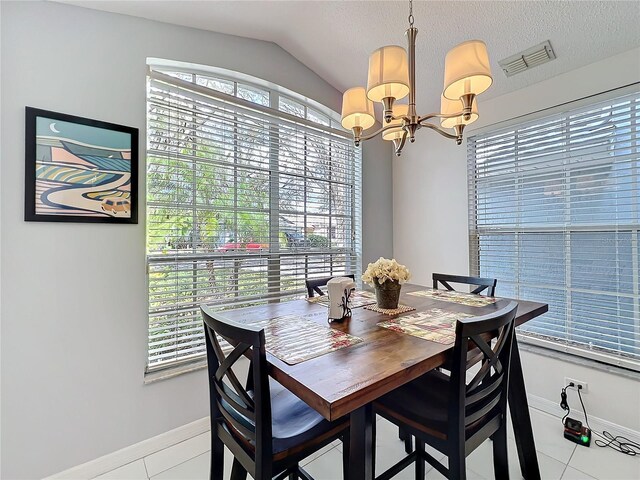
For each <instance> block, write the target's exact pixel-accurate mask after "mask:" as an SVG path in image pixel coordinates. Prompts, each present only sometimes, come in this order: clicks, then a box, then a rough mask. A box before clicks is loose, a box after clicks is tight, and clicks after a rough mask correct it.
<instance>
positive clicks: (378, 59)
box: [367, 45, 409, 102]
mask: <svg viewBox="0 0 640 480" xmlns="http://www.w3.org/2000/svg"><path fill="white" fill-rule="evenodd" d="M408 94H409V62H408V60H407V52H406V50H405V49H404V48H402V47H400V46H398V45H387V46H386V47H382V48H379V49H377V50H376V51H374V52H373V53H372V54H371V56H370V57H369V78H368V81H367V96H368V97H369V99H370V100H373V101H374V102H382V101H383V99H384V98H393V99H394V100H400V99H401V98H404V97H406V96H407V95H408Z"/></svg>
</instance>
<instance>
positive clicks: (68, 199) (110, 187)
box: [24, 107, 138, 224]
mask: <svg viewBox="0 0 640 480" xmlns="http://www.w3.org/2000/svg"><path fill="white" fill-rule="evenodd" d="M25 113H26V114H25V118H26V128H25V133H26V134H25V140H26V145H25V213H24V219H25V221H27V222H80V223H126V224H137V223H138V129H137V128H133V127H127V126H124V125H117V124H115V123H108V122H102V121H99V120H92V119H89V118H84V117H77V116H74V115H68V114H64V113H58V112H52V111H48V110H42V109H39V108H33V107H26V110H25Z"/></svg>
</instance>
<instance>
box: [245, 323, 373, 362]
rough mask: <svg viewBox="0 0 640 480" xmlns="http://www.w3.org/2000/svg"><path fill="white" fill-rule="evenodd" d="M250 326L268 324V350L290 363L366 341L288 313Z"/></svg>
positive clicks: (266, 336)
mask: <svg viewBox="0 0 640 480" xmlns="http://www.w3.org/2000/svg"><path fill="white" fill-rule="evenodd" d="M250 325H255V326H258V327H264V336H265V342H266V348H267V351H268V352H269V353H270V354H272V355H273V356H275V357H278V358H279V359H280V360H282V361H283V362H285V363H286V364H288V365H295V364H297V363H300V362H304V361H305V360H309V359H312V358H315V357H319V356H320V355H324V354H325V353H330V352H335V351H336V350H340V349H341V348H346V347H350V346H352V345H356V344H358V343H361V342H363V341H364V340H363V339H362V338H360V337H355V336H353V335H349V334H348V333H345V332H342V331H340V330H336V329H335V328H331V327H328V326H327V327H325V326H323V325H320V324H318V323H316V322H314V321H312V320H308V319H306V318H304V317H300V316H298V315H284V316H282V317H276V318H272V319H269V320H263V321H260V322H252V323H250Z"/></svg>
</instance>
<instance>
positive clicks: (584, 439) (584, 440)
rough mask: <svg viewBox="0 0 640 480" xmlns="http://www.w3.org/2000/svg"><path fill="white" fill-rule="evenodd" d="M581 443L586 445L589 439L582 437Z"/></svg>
mask: <svg viewBox="0 0 640 480" xmlns="http://www.w3.org/2000/svg"><path fill="white" fill-rule="evenodd" d="M582 441H583V442H584V443H587V442H588V441H589V437H585V436H584V435H583V436H582Z"/></svg>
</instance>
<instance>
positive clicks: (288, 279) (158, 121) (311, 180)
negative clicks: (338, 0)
mask: <svg viewBox="0 0 640 480" xmlns="http://www.w3.org/2000/svg"><path fill="white" fill-rule="evenodd" d="M292 105H295V106H296V108H298V110H295V111H294V110H292ZM279 106H280V107H279ZM147 120H148V124H147V139H148V144H147V267H148V273H149V359H148V370H154V369H158V368H164V367H167V366H171V365H175V364H176V362H184V361H191V360H194V359H198V358H201V357H202V355H203V354H204V351H205V345H204V337H203V331H202V319H201V314H200V311H199V306H200V305H201V304H208V305H213V306H215V307H218V308H220V309H224V308H232V307H233V308H237V307H242V306H248V305H254V304H258V303H261V302H267V301H269V302H274V301H280V300H282V299H289V298H293V297H300V296H302V295H303V294H304V293H305V291H306V290H305V287H304V281H305V279H306V278H308V277H322V276H330V275H340V274H345V273H355V272H356V271H360V265H359V262H360V243H361V240H360V210H359V208H360V190H361V184H360V182H361V159H360V152H359V150H356V149H355V148H354V147H353V146H352V141H351V139H350V136H349V134H348V133H346V132H344V131H342V130H338V129H334V128H332V127H331V120H330V116H329V113H327V114H324V113H322V112H319V111H317V109H316V110H314V109H312V108H308V107H307V105H305V104H304V103H303V102H300V101H294V100H292V99H290V98H288V97H283V96H281V94H279V93H278V92H276V91H274V90H271V91H269V90H265V89H261V88H258V87H253V86H248V85H242V84H239V83H237V82H234V81H229V80H224V79H215V78H209V77H206V76H201V75H196V74H176V73H175V72H174V73H171V74H170V75H168V74H165V73H160V72H156V71H152V72H150V76H149V82H148V112H147Z"/></svg>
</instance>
